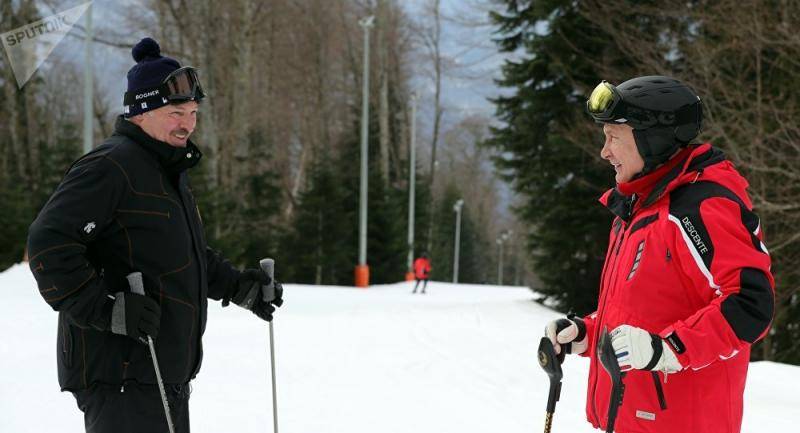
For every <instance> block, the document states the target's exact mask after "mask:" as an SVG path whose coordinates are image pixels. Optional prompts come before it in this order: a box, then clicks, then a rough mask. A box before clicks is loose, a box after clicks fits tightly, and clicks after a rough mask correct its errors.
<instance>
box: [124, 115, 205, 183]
mask: <svg viewBox="0 0 800 433" xmlns="http://www.w3.org/2000/svg"><path fill="white" fill-rule="evenodd" d="M114 133H115V134H119V135H124V136H126V137H128V138H130V139H131V140H133V141H135V142H136V143H138V144H139V145H141V146H142V147H143V148H145V149H146V150H147V151H148V152H150V154H152V155H153V156H154V157H155V158H156V160H157V161H158V163H159V164H160V165H161V166H162V167H163V168H164V170H166V171H167V173H170V174H172V175H179V174H181V173H182V172H183V171H185V170H187V169H189V168H192V167H194V166H195V165H197V163H198V162H200V158H202V157H203V154H202V153H201V152H200V149H198V148H197V146H196V145H195V144H194V143H193V142H192V141H191V140H187V143H186V147H175V146H171V145H169V144H167V143H164V142H163V141H159V140H156V139H155V138H153V137H151V136H149V135H147V133H146V132H144V131H143V130H142V128H140V127H139V126H138V125H136V124H135V123H133V122H130V121H128V120H126V119H125V118H124V117H123V116H119V117H117V122H116V123H115V125H114Z"/></svg>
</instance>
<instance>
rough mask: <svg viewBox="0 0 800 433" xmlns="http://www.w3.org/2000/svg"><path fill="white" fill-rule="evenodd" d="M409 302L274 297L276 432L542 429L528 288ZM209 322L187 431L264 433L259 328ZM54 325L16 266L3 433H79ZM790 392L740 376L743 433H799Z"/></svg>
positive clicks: (774, 381) (221, 316)
mask: <svg viewBox="0 0 800 433" xmlns="http://www.w3.org/2000/svg"><path fill="white" fill-rule="evenodd" d="M278 266H280V264H278ZM411 288H412V286H411V285H410V284H409V283H398V284H391V285H384V286H373V287H371V288H369V289H366V290H364V289H356V288H352V287H332V286H305V285H294V284H287V285H286V286H285V296H284V297H285V299H286V304H285V305H284V307H283V308H281V309H280V310H279V311H278V313H277V315H276V320H275V322H274V331H275V350H276V367H277V387H278V410H279V427H280V431H281V432H285V433H324V432H346V433H374V432H381V433H392V432H397V433H401V432H402V433H426V432H431V433H434V432H435V433H443V432H444V433H448V432H458V433H473V432H474V433H486V432H503V433H513V432H520V433H522V432H526V433H527V432H531V431H540V429H542V428H543V426H544V409H545V404H546V400H547V389H548V379H547V376H546V375H545V374H544V372H543V371H542V370H541V369H540V367H539V365H538V363H537V361H536V349H537V346H538V342H539V339H540V337H541V334H542V329H543V328H544V326H545V323H546V322H548V321H549V320H552V319H553V318H556V317H559V314H558V313H556V312H554V311H552V310H549V309H547V308H545V307H543V306H541V305H538V304H536V303H535V302H533V297H534V296H533V294H532V292H531V291H530V290H528V289H527V288H520V287H505V286H478V285H464V284H461V285H453V284H447V283H438V282H432V283H430V284H429V285H428V293H427V294H425V295H419V294H417V295H411V293H410V292H411ZM209 310H210V311H209V316H208V327H207V331H206V335H205V337H204V346H205V358H204V362H203V368H202V370H201V371H200V375H199V376H198V377H197V379H196V380H195V381H194V382H193V387H194V392H193V393H192V396H191V399H190V407H191V409H190V410H191V420H192V431H193V432H195V433H198V432H199V433H212V432H213V433H220V432H237V433H248V432H253V433H256V432H258V433H263V432H271V431H272V393H271V388H270V367H269V333H268V326H267V324H266V323H265V322H262V321H260V320H258V319H257V318H256V317H255V316H254V315H252V314H250V313H248V312H246V311H244V310H242V309H240V308H238V307H234V306H232V307H229V308H224V309H223V308H221V306H219V304H218V303H212V304H211V305H210V307H209ZM56 316H57V315H56V314H55V313H54V312H53V311H52V310H51V309H50V307H49V306H47V304H46V303H45V302H44V301H43V300H42V299H41V298H40V296H39V294H38V291H37V289H36V284H35V282H34V280H33V277H32V276H31V274H30V271H29V270H28V268H27V265H24V264H22V265H15V266H13V267H12V268H10V269H8V270H7V271H5V272H3V273H0V321H2V322H1V323H2V324H3V330H4V331H5V332H4V335H3V338H2V339H0V432H3V433H25V432H30V433H44V432H58V433H73V432H74V433H78V432H83V417H82V414H81V413H80V411H79V410H78V409H77V406H76V405H75V400H74V398H73V397H72V395H71V394H69V393H61V392H59V388H58V383H57V379H56V367H55V365H56V364H55V362H56V361H55V352H56V350H55V340H56V318H57V317H56ZM563 368H564V385H563V390H562V393H561V401H560V402H559V403H558V406H557V408H556V415H555V418H554V421H553V431H556V432H570V433H583V432H586V433H589V432H595V431H596V430H594V429H592V427H591V425H589V424H588V423H587V422H586V421H585V417H584V410H583V408H584V398H585V395H586V380H587V370H588V361H587V360H586V359H583V358H577V357H570V358H568V359H567V361H566V362H565V364H564V366H563ZM799 386H800V367H797V366H790V365H785V364H776V363H769V362H758V363H753V364H751V369H750V375H749V377H748V383H747V390H746V393H745V405H746V406H745V418H744V427H743V430H742V431H743V432H746V433H762V432H767V431H775V432H787V431H796V428H797V426H798V425H800V404H798V400H797V389H798V387H799ZM792 426H794V427H792Z"/></svg>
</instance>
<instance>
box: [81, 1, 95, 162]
mask: <svg viewBox="0 0 800 433" xmlns="http://www.w3.org/2000/svg"><path fill="white" fill-rule="evenodd" d="M92 38H93V36H92V5H91V3H90V4H89V8H88V10H87V11H86V41H85V42H86V45H85V55H86V58H85V59H84V66H83V153H89V151H90V150H92V147H94V146H93V141H94V128H93V126H94V122H93V119H92V116H93V115H94V114H93V112H94V101H93V100H92V90H93V87H94V85H93V83H92V81H93V77H92Z"/></svg>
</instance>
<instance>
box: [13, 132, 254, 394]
mask: <svg viewBox="0 0 800 433" xmlns="http://www.w3.org/2000/svg"><path fill="white" fill-rule="evenodd" d="M201 156H202V155H201V153H200V151H199V150H198V149H197V147H196V146H195V145H194V144H193V143H191V142H189V143H188V144H187V146H186V147H185V148H178V147H173V146H170V145H168V144H167V143H164V142H160V141H157V140H155V139H153V138H151V137H150V136H148V135H147V134H146V133H145V132H144V131H142V130H141V129H140V128H139V127H138V126H136V125H135V124H133V123H131V122H129V121H127V120H125V119H123V118H122V116H120V117H119V118H118V119H117V122H116V125H115V131H114V134H113V135H112V136H111V137H110V138H108V139H107V140H106V141H105V142H104V143H103V144H102V145H101V146H99V147H97V148H96V149H95V150H93V151H91V152H89V153H88V154H86V155H84V156H83V157H82V158H80V159H79V160H78V161H76V162H75V163H74V164H73V165H72V167H71V168H70V169H69V171H68V172H67V174H66V175H65V177H64V179H63V180H62V181H61V184H59V186H58V187H57V188H56V191H55V192H54V193H53V195H52V197H50V200H49V201H48V202H47V203H46V204H45V206H44V208H43V209H42V210H41V212H40V213H39V215H38V216H37V218H36V220H35V221H34V222H33V224H31V226H30V231H29V234H28V254H29V256H30V259H29V265H30V268H31V271H32V272H33V275H34V277H35V278H36V281H37V283H38V286H39V292H40V293H41V295H42V297H43V298H44V299H45V301H47V303H48V304H50V306H51V307H52V308H53V309H54V310H56V311H58V312H59V317H58V344H57V347H58V379H59V384H60V385H61V389H62V390H71V391H72V390H79V389H85V388H87V387H89V386H90V385H91V384H92V383H95V382H98V383H105V384H122V383H124V382H125V381H127V380H135V381H137V382H139V383H146V384H154V383H155V382H156V378H155V373H154V370H153V364H152V361H151V359H150V352H149V349H148V347H147V346H146V345H144V344H141V343H139V342H137V341H135V340H133V339H131V338H129V337H127V336H121V335H116V334H113V333H111V331H110V327H109V323H110V318H111V309H112V306H113V302H114V301H113V299H112V298H111V296H112V295H113V294H114V293H116V292H126V291H130V289H129V286H128V283H127V280H126V278H125V277H126V275H128V274H129V273H131V272H133V271H140V272H141V273H142V275H143V278H144V288H145V293H146V294H147V296H150V297H151V298H153V299H155V300H157V301H158V302H159V303H160V305H161V329H160V332H159V334H158V338H157V339H156V340H155V345H156V353H157V356H158V361H159V363H160V367H161V374H162V376H163V379H164V382H165V383H168V384H179V383H185V382H188V381H189V380H190V379H192V378H194V377H195V376H196V375H197V372H198V370H199V369H200V363H201V359H202V354H203V350H202V343H201V338H202V335H203V332H204V330H205V325H206V312H207V306H208V301H207V298H212V299H221V298H222V297H223V296H225V294H226V291H227V290H228V289H229V288H231V287H232V286H233V284H234V281H235V280H236V278H237V276H238V271H237V270H235V269H234V268H233V267H232V266H231V265H230V263H228V262H227V261H226V260H223V259H222V258H221V257H220V256H219V255H218V254H217V253H215V252H214V251H213V250H211V249H210V248H208V246H207V245H206V239H205V236H204V235H203V226H202V220H201V218H200V212H199V210H198V208H197V205H196V204H195V200H194V197H193V196H192V191H191V189H190V187H189V181H188V178H187V174H186V170H187V169H188V168H191V167H193V166H195V165H196V164H197V162H198V161H199V159H200V157H201Z"/></svg>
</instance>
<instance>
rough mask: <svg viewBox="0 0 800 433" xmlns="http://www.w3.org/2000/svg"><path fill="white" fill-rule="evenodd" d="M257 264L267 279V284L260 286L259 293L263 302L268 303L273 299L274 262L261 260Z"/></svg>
mask: <svg viewBox="0 0 800 433" xmlns="http://www.w3.org/2000/svg"><path fill="white" fill-rule="evenodd" d="M258 264H259V266H261V270H262V271H264V273H265V274H267V276H268V277H269V284H267V285H264V286H261V291H262V298H263V300H264V302H270V301H272V300H273V299H275V260H274V259H261V261H259V262H258Z"/></svg>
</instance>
